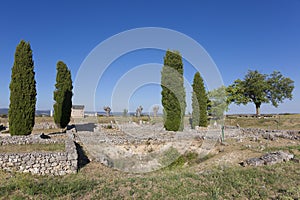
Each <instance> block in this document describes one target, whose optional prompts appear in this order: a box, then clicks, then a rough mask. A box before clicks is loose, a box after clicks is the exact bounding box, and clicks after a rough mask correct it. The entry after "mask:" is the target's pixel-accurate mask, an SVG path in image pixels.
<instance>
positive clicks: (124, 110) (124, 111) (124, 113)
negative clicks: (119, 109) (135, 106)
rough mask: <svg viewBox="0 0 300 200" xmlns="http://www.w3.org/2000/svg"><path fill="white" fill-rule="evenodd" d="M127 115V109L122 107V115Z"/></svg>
mask: <svg viewBox="0 0 300 200" xmlns="http://www.w3.org/2000/svg"><path fill="white" fill-rule="evenodd" d="M127 115H128V109H126V108H124V109H123V114H122V116H123V117H127Z"/></svg>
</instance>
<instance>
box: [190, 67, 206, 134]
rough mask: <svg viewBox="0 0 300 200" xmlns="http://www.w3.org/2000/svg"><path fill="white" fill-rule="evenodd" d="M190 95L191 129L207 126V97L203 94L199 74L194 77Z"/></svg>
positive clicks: (202, 84)
mask: <svg viewBox="0 0 300 200" xmlns="http://www.w3.org/2000/svg"><path fill="white" fill-rule="evenodd" d="M192 86H193V94H192V108H193V112H192V119H193V121H192V128H195V126H204V127H206V126H207V96H206V92H205V87H204V82H203V79H202V77H201V76H200V73H199V72H197V73H196V74H195V76H194V82H193V85H192Z"/></svg>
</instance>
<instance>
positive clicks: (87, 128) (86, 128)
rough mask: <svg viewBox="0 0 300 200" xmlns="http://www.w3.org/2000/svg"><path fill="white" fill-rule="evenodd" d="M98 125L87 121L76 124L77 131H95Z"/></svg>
mask: <svg viewBox="0 0 300 200" xmlns="http://www.w3.org/2000/svg"><path fill="white" fill-rule="evenodd" d="M94 128H96V125H95V124H94V123H87V124H76V130H77V131H89V132H93V131H94Z"/></svg>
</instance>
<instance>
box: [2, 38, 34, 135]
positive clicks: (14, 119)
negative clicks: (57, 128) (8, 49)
mask: <svg viewBox="0 0 300 200" xmlns="http://www.w3.org/2000/svg"><path fill="white" fill-rule="evenodd" d="M34 76H35V72H34V62H33V59H32V50H31V47H30V44H29V42H25V41H24V40H21V42H20V43H19V44H18V46H17V48H16V52H15V60H14V65H13V67H12V74H11V82H10V85H9V89H10V104H9V112H8V113H9V132H10V134H11V135H29V134H31V132H32V128H33V126H34V122H35V119H34V118H35V105H36V82H35V79H34Z"/></svg>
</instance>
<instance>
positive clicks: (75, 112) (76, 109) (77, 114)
mask: <svg viewBox="0 0 300 200" xmlns="http://www.w3.org/2000/svg"><path fill="white" fill-rule="evenodd" d="M71 117H72V118H84V105H73V106H72V113H71Z"/></svg>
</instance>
